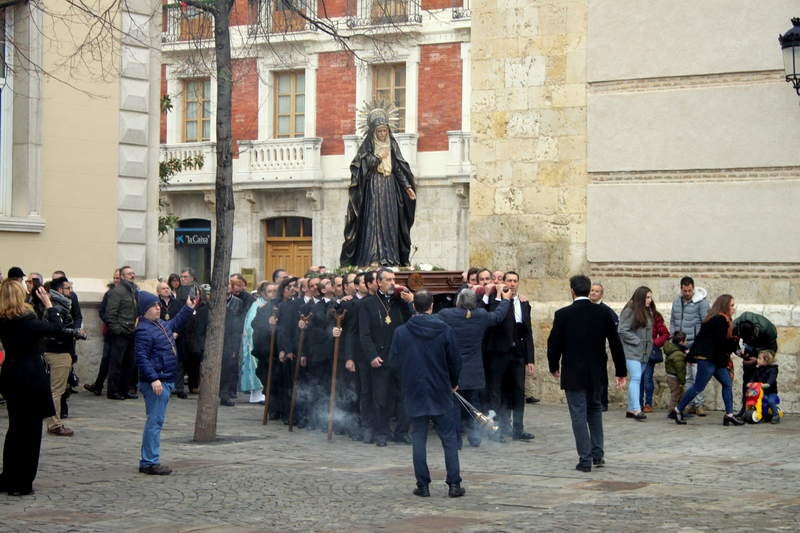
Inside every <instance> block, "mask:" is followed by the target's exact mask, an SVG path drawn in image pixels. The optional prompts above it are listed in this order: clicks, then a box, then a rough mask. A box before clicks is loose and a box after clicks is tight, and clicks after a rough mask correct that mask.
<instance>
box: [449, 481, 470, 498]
mask: <svg viewBox="0 0 800 533" xmlns="http://www.w3.org/2000/svg"><path fill="white" fill-rule="evenodd" d="M448 485H449V486H450V488H449V489H448V490H447V495H448V496H449V497H451V498H460V497H461V496H463V495H464V494H466V492H467V491H466V490H464V487H462V486H461V483H448Z"/></svg>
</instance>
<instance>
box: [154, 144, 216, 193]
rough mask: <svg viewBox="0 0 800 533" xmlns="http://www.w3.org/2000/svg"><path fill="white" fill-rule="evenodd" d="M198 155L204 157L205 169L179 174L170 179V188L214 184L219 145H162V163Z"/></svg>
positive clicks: (185, 171)
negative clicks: (173, 186)
mask: <svg viewBox="0 0 800 533" xmlns="http://www.w3.org/2000/svg"><path fill="white" fill-rule="evenodd" d="M198 155H202V156H203V167H202V168H198V169H190V170H184V171H183V172H178V173H177V174H175V175H174V176H172V177H171V178H170V179H169V182H170V186H172V185H209V184H213V183H214V180H215V179H216V172H217V143H215V142H213V141H203V142H194V143H180V144H162V145H161V161H166V160H167V159H186V158H187V157H192V158H194V157H197V156H198Z"/></svg>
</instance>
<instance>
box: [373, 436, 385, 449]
mask: <svg viewBox="0 0 800 533" xmlns="http://www.w3.org/2000/svg"><path fill="white" fill-rule="evenodd" d="M375 446H377V447H379V448H384V447H386V437H377V438H376V439H375Z"/></svg>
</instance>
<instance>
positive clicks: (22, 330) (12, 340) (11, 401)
mask: <svg viewBox="0 0 800 533" xmlns="http://www.w3.org/2000/svg"><path fill="white" fill-rule="evenodd" d="M26 296H27V291H26V290H25V287H24V286H23V285H22V284H21V283H20V282H19V281H16V280H14V279H6V280H5V281H3V282H2V284H0V340H2V343H3V346H4V347H5V351H6V359H5V361H4V362H3V366H2V370H0V393H2V394H3V397H4V398H5V399H6V408H7V409H8V432H7V433H6V439H5V444H4V445H3V472H2V474H0V492H8V494H10V495H12V496H25V495H27V494H31V493H32V492H33V480H34V478H35V477H36V471H37V469H38V468H39V450H40V448H41V445H42V419H44V418H46V417H48V416H53V415H55V406H54V405H53V396H52V392H51V390H50V377H49V376H48V374H47V369H46V367H45V362H44V358H43V351H42V347H43V343H42V340H43V337H49V336H51V335H54V334H57V333H59V332H60V331H61V329H62V326H61V319H60V318H59V316H58V312H57V311H56V310H55V309H54V308H53V304H52V302H51V301H50V296H49V295H48V293H47V291H46V290H45V289H44V287H42V286H39V287H38V288H37V289H36V292H35V296H36V297H37V298H38V300H39V302H41V304H42V306H43V307H44V309H45V314H44V319H42V320H40V319H39V318H37V317H36V314H35V313H34V311H33V307H32V306H31V305H30V304H28V303H25V297H26Z"/></svg>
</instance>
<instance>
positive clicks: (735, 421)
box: [722, 415, 744, 426]
mask: <svg viewBox="0 0 800 533" xmlns="http://www.w3.org/2000/svg"><path fill="white" fill-rule="evenodd" d="M731 424H732V425H734V426H741V425H743V424H744V420H742V419H741V418H739V417H736V416H733V415H725V416H723V417H722V425H723V426H728V425H731Z"/></svg>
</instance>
